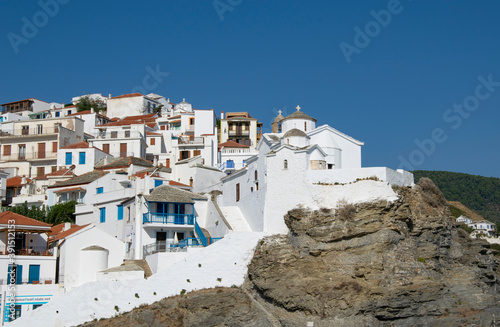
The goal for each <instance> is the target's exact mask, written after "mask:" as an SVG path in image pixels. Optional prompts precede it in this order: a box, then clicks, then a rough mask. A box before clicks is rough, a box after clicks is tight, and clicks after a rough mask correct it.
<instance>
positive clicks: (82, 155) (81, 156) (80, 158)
mask: <svg viewBox="0 0 500 327" xmlns="http://www.w3.org/2000/svg"><path fill="white" fill-rule="evenodd" d="M78 163H79V164H80V165H85V152H80V153H79V154H78Z"/></svg>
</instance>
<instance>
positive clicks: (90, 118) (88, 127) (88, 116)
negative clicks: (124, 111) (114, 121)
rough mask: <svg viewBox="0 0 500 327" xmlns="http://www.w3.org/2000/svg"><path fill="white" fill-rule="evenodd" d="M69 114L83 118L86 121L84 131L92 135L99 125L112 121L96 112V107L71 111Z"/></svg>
mask: <svg viewBox="0 0 500 327" xmlns="http://www.w3.org/2000/svg"><path fill="white" fill-rule="evenodd" d="M67 116H75V117H78V118H80V119H82V120H83V121H84V132H85V133H87V134H90V135H94V133H95V128H96V127H97V126H100V125H104V124H109V123H111V119H109V118H108V117H106V116H104V115H101V114H99V113H97V112H95V111H94V108H92V109H90V110H83V111H80V112H75V113H70V114H69V115H67Z"/></svg>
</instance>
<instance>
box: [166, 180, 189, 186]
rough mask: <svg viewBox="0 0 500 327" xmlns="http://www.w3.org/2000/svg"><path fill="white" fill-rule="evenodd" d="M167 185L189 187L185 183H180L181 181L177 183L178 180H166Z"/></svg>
mask: <svg viewBox="0 0 500 327" xmlns="http://www.w3.org/2000/svg"><path fill="white" fill-rule="evenodd" d="M168 184H169V185H172V186H183V187H191V186H189V185H186V184H182V183H179V182H176V181H169V182H168Z"/></svg>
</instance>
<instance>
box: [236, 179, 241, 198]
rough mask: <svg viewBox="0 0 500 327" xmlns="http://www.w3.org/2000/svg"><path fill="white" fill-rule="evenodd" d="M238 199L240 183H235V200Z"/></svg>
mask: <svg viewBox="0 0 500 327" xmlns="http://www.w3.org/2000/svg"><path fill="white" fill-rule="evenodd" d="M238 201H240V183H238V184H236V202H238Z"/></svg>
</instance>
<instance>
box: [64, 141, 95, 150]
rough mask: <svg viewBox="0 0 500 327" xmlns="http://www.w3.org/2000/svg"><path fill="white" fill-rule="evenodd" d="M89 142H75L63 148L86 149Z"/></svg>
mask: <svg viewBox="0 0 500 327" xmlns="http://www.w3.org/2000/svg"><path fill="white" fill-rule="evenodd" d="M88 147H89V144H88V143H87V142H78V143H73V144H70V145H68V146H65V147H62V148H61V149H85V148H88Z"/></svg>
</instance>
